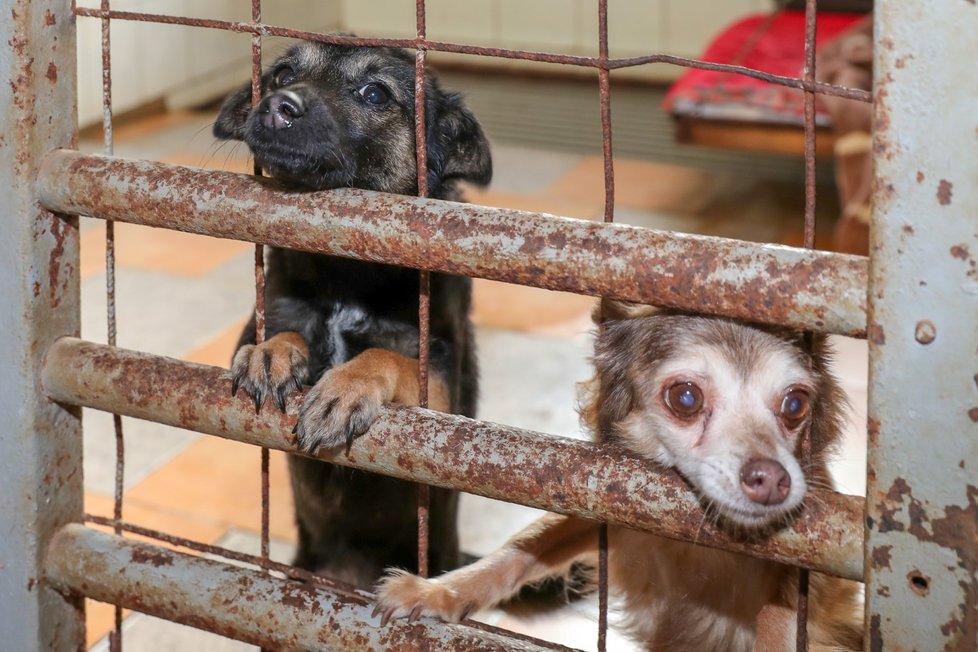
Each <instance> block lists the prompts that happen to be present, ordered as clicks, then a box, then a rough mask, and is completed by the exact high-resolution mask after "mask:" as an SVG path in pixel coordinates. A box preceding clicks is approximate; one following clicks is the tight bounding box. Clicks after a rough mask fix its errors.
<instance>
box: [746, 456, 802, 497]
mask: <svg viewBox="0 0 978 652" xmlns="http://www.w3.org/2000/svg"><path fill="white" fill-rule="evenodd" d="M740 486H741V488H742V489H743V491H744V494H745V495H746V496H747V498H749V499H750V500H751V502H755V503H758V504H760V505H780V504H781V503H783V502H784V501H785V499H787V498H788V493H790V491H791V476H790V475H788V472H787V471H786V470H785V468H784V467H783V466H782V465H781V463H780V462H776V461H775V460H772V459H770V458H767V457H764V458H759V459H754V460H751V461H749V462H747V463H746V464H744V465H743V466H742V467H741V469H740Z"/></svg>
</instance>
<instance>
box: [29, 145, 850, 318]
mask: <svg viewBox="0 0 978 652" xmlns="http://www.w3.org/2000/svg"><path fill="white" fill-rule="evenodd" d="M38 186H39V196H40V200H41V203H42V204H43V205H44V206H45V207H47V208H48V209H49V210H56V211H62V212H69V213H77V214H81V215H89V216H92V217H99V218H102V219H111V220H118V221H123V222H132V223H138V224H146V225H150V226H158V227H165V228H170V229H177V230H180V231H187V232H191V233H202V234H207V235H212V236H216V237H222V238H233V239H237V240H245V241H249V242H261V243H264V244H270V245H274V246H281V247H289V248H292V249H302V250H307V251H319V252H323V253H328V254H334V255H338V256H346V257H351V258H360V259H364V260H370V261H375V262H384V263H392V264H399V265H405V266H408V267H415V268H421V269H430V270H433V271H440V272H447V273H452V274H462V275H466V276H477V277H483V278H491V279H495V280H500V281H507V282H512V283H521V284H524V285H532V286H537V287H543V288H547V289H551V290H566V291H570V292H578V293H581V294H588V295H592V296H607V297H611V298H615V299H623V300H626V301H638V302H642V303H654V304H657V305H662V306H668V307H672V308H679V309H683V310H691V311H696V312H705V313H711V314H718V315H724V316H729V317H735V318H740V319H748V320H755V321H762V322H766V323H774V324H782V325H786V326H791V327H794V328H799V329H806V330H813V331H821V332H831V333H839V334H845V335H851V336H855V337H863V336H865V330H866V281H867V275H868V271H867V270H868V261H867V259H866V258H865V257H862V256H849V255H843V254H835V253H827V252H818V251H806V250H803V249H796V248H792V247H785V246H780V245H765V244H755V243H748V242H743V241H739V240H730V239H724V238H714V237H707V236H698V235H688V234H681V233H671V232H665V231H656V230H651V229H644V228H639V227H633V226H628V225H621V224H602V223H596V222H589V221H585V220H575V219H569V218H561V217H555V216H552V215H548V214H544V213H530V212H525V211H517V210H511V209H500V208H489V207H484V206H476V205H471V204H460V203H455V202H447V201H438V200H433V199H421V198H417V197H405V196H400V195H389V194H383V193H377V192H370V191H362V190H352V189H339V190H333V191H327V192H305V193H299V192H288V191H283V190H282V189H281V188H280V187H278V186H277V184H276V183H275V182H274V181H271V180H269V179H264V178H260V177H254V176H249V175H243V174H233V173H229V172H216V171H204V170H198V169H193V168H185V167H180V166H174V165H166V164H163V163H154V162H149V161H131V160H125V159H119V158H109V157H103V156H90V155H82V154H79V153H76V152H69V151H65V150H60V151H55V152H52V153H51V154H49V155H48V157H47V158H46V159H45V161H44V164H43V168H42V170H41V173H40V175H39V178H38Z"/></svg>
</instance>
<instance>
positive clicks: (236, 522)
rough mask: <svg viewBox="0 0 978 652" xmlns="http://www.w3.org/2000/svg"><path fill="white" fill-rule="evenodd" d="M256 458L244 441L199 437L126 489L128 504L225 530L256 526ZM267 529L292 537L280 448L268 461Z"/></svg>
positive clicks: (258, 499) (258, 513)
mask: <svg viewBox="0 0 978 652" xmlns="http://www.w3.org/2000/svg"><path fill="white" fill-rule="evenodd" d="M260 478H261V458H260V453H259V449H258V448H255V447H254V446H250V445H248V444H242V443H239V442H235V441H230V440H225V439H220V438H218V437H204V438H203V439H201V440H200V441H198V442H197V443H195V444H194V445H193V446H191V447H190V448H188V449H187V450H185V451H184V452H182V453H181V454H180V455H178V456H177V457H175V458H174V459H173V461H172V462H170V463H169V464H167V465H166V466H164V467H163V468H161V469H159V470H158V471H156V472H155V473H153V474H152V475H150V476H149V477H148V478H146V479H145V480H144V481H143V482H141V483H139V484H138V485H136V486H135V487H133V488H132V490H131V491H130V492H129V497H130V498H131V500H132V501H133V503H137V502H138V504H139V505H141V506H144V507H147V508H153V509H156V510H159V511H163V512H166V513H169V514H173V515H178V516H181V517H185V518H188V519H195V520H200V521H203V522H205V523H210V524H212V525H213V526H215V527H219V528H222V529H225V528H227V527H230V526H236V527H239V528H241V529H244V530H251V531H258V530H259V529H260V524H261V487H260ZM269 488H270V513H269V517H270V533H271V536H273V537H275V538H277V539H282V540H286V541H292V540H294V539H295V526H294V523H293V513H292V493H291V490H290V488H289V480H288V472H287V469H286V461H285V455H284V453H280V452H278V451H272V454H271V461H270V478H269Z"/></svg>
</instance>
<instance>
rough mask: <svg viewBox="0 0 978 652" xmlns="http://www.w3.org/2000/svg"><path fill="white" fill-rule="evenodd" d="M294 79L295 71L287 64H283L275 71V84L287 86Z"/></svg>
mask: <svg viewBox="0 0 978 652" xmlns="http://www.w3.org/2000/svg"><path fill="white" fill-rule="evenodd" d="M294 81H295V71H294V70H292V68H290V67H289V66H283V67H281V68H279V69H278V70H277V71H276V72H275V85H276V86H288V85H289V84H291V83H292V82H294Z"/></svg>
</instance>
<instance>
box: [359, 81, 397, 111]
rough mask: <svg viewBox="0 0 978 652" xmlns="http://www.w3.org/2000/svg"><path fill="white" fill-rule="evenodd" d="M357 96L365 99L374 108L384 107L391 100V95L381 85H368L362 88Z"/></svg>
mask: <svg viewBox="0 0 978 652" xmlns="http://www.w3.org/2000/svg"><path fill="white" fill-rule="evenodd" d="M357 94H358V95H359V96H360V97H362V98H363V100H364V101H365V102H366V103H367V104H373V105H374V106H382V105H384V104H387V103H388V102H389V101H390V99H391V96H390V93H388V92H387V89H386V88H384V87H383V86H381V85H380V84H367V85H366V86H364V87H362V88H360V89H359V90H358V91H357Z"/></svg>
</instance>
